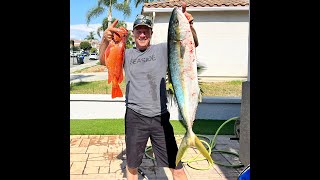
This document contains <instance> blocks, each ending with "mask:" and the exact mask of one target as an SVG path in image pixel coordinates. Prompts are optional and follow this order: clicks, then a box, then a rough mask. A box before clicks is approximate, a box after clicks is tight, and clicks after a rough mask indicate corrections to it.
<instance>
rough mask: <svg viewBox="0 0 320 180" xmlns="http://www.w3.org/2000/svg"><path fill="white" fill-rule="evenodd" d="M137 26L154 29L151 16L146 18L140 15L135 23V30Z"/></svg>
mask: <svg viewBox="0 0 320 180" xmlns="http://www.w3.org/2000/svg"><path fill="white" fill-rule="evenodd" d="M137 26H148V27H149V28H151V29H152V26H153V23H152V18H151V17H150V16H145V15H143V14H138V15H137V17H136V19H135V20H134V23H133V29H134V28H135V27H137Z"/></svg>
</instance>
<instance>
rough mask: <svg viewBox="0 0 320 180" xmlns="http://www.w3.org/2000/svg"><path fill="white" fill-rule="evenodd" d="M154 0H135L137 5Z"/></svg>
mask: <svg viewBox="0 0 320 180" xmlns="http://www.w3.org/2000/svg"><path fill="white" fill-rule="evenodd" d="M153 1H154V0H134V3H135V4H136V7H138V6H139V4H143V3H149V2H153Z"/></svg>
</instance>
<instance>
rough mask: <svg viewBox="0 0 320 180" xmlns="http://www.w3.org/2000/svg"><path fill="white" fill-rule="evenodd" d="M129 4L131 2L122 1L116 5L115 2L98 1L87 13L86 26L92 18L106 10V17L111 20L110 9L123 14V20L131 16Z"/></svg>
mask: <svg viewBox="0 0 320 180" xmlns="http://www.w3.org/2000/svg"><path fill="white" fill-rule="evenodd" d="M130 2H131V0H124V1H123V3H118V2H117V0H98V5H97V6H96V7H93V8H91V9H90V10H89V11H88V12H87V16H86V20H87V25H89V23H90V21H91V19H92V18H94V17H98V16H100V15H101V14H103V13H104V12H105V11H106V10H108V16H107V17H109V18H110V19H112V9H116V10H118V11H120V12H123V15H124V17H125V18H126V17H129V16H130V15H131V8H130V6H129V5H130Z"/></svg>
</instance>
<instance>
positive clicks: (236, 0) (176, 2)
mask: <svg viewBox="0 0 320 180" xmlns="http://www.w3.org/2000/svg"><path fill="white" fill-rule="evenodd" d="M185 2H186V3H187V7H229V6H230V7H233V6H249V0H185ZM175 6H181V1H180V0H166V1H155V2H151V3H144V6H143V7H144V8H173V7H175Z"/></svg>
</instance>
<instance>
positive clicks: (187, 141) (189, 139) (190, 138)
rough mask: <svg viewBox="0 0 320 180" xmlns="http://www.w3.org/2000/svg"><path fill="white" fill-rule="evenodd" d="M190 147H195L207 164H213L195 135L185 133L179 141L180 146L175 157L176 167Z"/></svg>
mask: <svg viewBox="0 0 320 180" xmlns="http://www.w3.org/2000/svg"><path fill="white" fill-rule="evenodd" d="M191 146H195V147H196V148H197V149H198V150H199V151H200V153H201V154H202V155H203V156H204V157H205V158H206V159H207V160H208V161H209V163H210V164H213V160H212V158H211V156H210V154H209V153H208V151H207V149H206V148H205V147H204V145H203V144H202V142H201V141H200V140H199V138H198V137H197V135H195V134H194V133H193V132H192V133H189V132H187V133H186V134H185V135H184V137H183V139H182V141H181V144H180V147H179V150H178V153H177V156H176V165H178V163H179V161H180V160H181V159H182V156H183V154H184V153H185V151H186V150H187V149H188V148H189V147H191Z"/></svg>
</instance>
